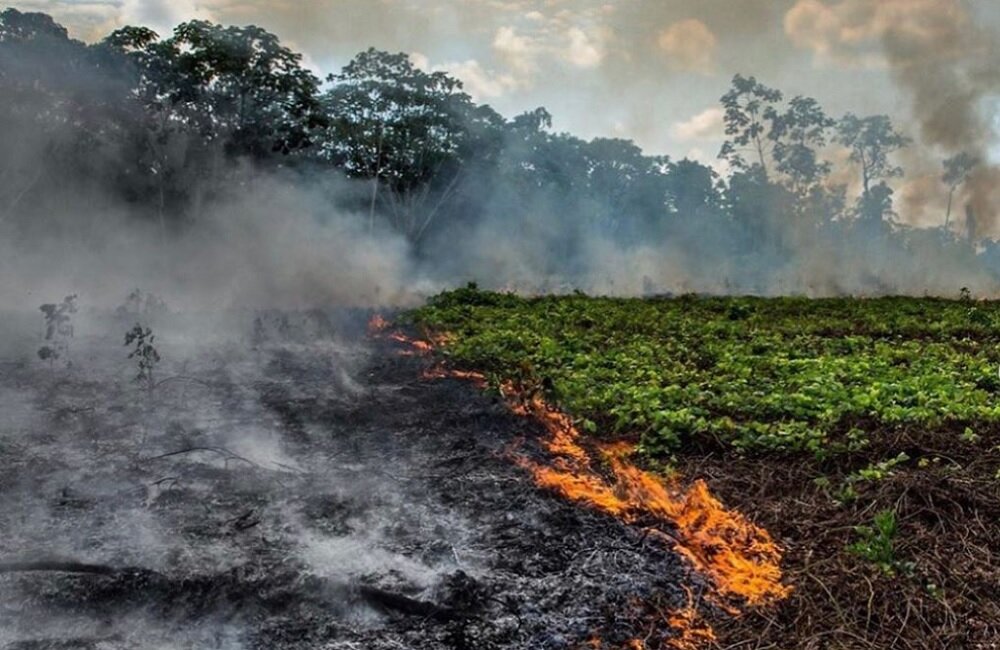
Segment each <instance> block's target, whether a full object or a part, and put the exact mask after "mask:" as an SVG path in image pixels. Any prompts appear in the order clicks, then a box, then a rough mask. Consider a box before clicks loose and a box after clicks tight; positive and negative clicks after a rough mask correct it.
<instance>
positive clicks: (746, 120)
mask: <svg viewBox="0 0 1000 650" xmlns="http://www.w3.org/2000/svg"><path fill="white" fill-rule="evenodd" d="M781 99H782V94H781V91H780V90H776V89H774V88H768V87H767V86H765V85H764V84H762V83H760V82H758V81H757V79H756V78H754V77H744V76H743V75H739V74H738V75H736V76H735V77H733V84H732V88H731V89H730V90H729V92H727V93H726V94H725V95H723V96H722V100H721V101H722V106H723V108H724V109H725V118H724V120H725V125H726V135H727V136H729V138H730V139H728V140H726V141H725V143H723V145H722V149H721V150H720V151H719V157H720V158H723V159H725V160H727V161H728V162H729V164H730V165H732V166H733V167H734V168H735V169H739V170H748V169H750V168H751V166H753V165H755V166H758V167H759V170H760V173H761V174H762V175H763V176H764V178H765V179H767V177H768V173H769V169H768V159H769V157H770V152H771V148H772V145H773V143H772V142H770V141H769V139H768V132H769V131H770V129H771V128H772V125H773V123H774V121H775V120H776V119H777V117H778V108H777V105H778V103H779V102H780V101H781ZM747 151H749V152H751V155H752V156H753V157H755V158H756V161H755V162H754V163H752V164H751V163H748V162H747V160H746V158H744V156H743V154H744V153H745V152H747Z"/></svg>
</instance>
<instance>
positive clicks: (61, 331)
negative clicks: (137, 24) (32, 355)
mask: <svg viewBox="0 0 1000 650" xmlns="http://www.w3.org/2000/svg"><path fill="white" fill-rule="evenodd" d="M39 309H40V310H41V312H42V315H43V316H44V317H45V340H46V341H47V343H46V344H45V345H43V346H42V347H41V348H39V349H38V358H39V359H41V360H42V361H48V362H49V366H51V365H52V364H54V363H55V361H56V359H58V358H60V357H62V356H66V355H67V354H68V353H69V339H71V338H73V318H72V315H73V314H75V313H76V294H73V295H72V296H66V297H65V298H63V301H62V302H61V303H58V304H57V303H46V304H44V305H41V306H40V307H39ZM67 363H68V362H67Z"/></svg>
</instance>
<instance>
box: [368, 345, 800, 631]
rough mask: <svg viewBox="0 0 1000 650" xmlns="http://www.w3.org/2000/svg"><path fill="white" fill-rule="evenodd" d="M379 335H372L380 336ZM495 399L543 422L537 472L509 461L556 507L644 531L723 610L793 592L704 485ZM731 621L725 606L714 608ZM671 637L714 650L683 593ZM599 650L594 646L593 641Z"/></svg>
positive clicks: (754, 532) (541, 409)
mask: <svg viewBox="0 0 1000 650" xmlns="http://www.w3.org/2000/svg"><path fill="white" fill-rule="evenodd" d="M384 329H385V327H381V328H379V329H378V330H377V331H379V332H381V331H382V330H384ZM390 338H391V339H393V340H396V341H398V342H401V343H404V344H406V345H407V346H408V348H407V349H405V350H403V351H401V354H407V355H423V354H428V353H429V352H430V351H432V350H433V349H434V348H435V347H437V346H440V345H441V344H442V343H443V342H445V341H447V340H448V339H447V335H443V336H440V337H432V338H431V341H430V342H428V341H422V340H417V339H412V338H410V337H407V336H406V335H404V334H402V333H400V332H394V333H393V334H391V335H390ZM424 377H425V378H427V379H440V378H445V377H452V378H458V379H464V380H468V381H471V382H473V383H474V384H475V385H476V386H478V387H480V388H485V387H486V386H487V380H486V377H485V376H484V375H483V374H482V373H478V372H473V371H463V370H455V369H450V368H446V367H445V366H443V365H441V364H439V365H436V366H434V367H432V368H431V369H429V370H427V371H425V372H424ZM501 390H502V393H503V395H504V397H505V398H506V402H507V404H508V406H509V407H510V409H511V410H512V411H513V412H514V413H516V414H517V415H520V416H523V417H530V418H533V419H535V420H537V421H538V422H540V423H541V424H542V425H543V426H544V427H545V430H546V432H547V433H548V437H547V438H545V439H544V440H543V441H542V444H543V446H544V447H545V449H546V450H547V451H548V452H549V453H550V454H551V455H552V458H551V459H549V460H547V461H546V462H544V463H542V462H539V461H537V460H533V459H532V458H530V457H528V456H527V455H525V454H524V453H514V454H513V458H514V461H515V462H517V463H518V464H519V465H520V466H521V467H523V468H525V469H527V470H528V471H530V472H531V474H532V475H533V477H534V479H535V482H536V483H537V484H538V485H539V486H541V487H543V488H546V489H549V490H552V491H554V492H556V493H558V494H560V495H562V496H563V497H565V498H567V499H570V500H572V501H576V502H579V503H583V504H586V505H588V506H590V507H592V508H595V509H597V510H600V511H602V512H605V513H608V514H610V515H613V516H615V517H618V518H619V519H621V520H623V521H625V522H627V523H634V524H638V523H640V522H641V523H642V524H643V525H646V526H647V529H646V532H647V533H649V534H651V535H653V536H654V537H657V538H659V539H661V540H663V541H664V542H665V543H668V544H671V545H672V546H673V548H675V549H676V550H677V552H678V553H680V554H681V556H682V557H684V558H685V559H686V560H687V561H688V562H689V563H690V565H691V566H692V567H693V568H694V569H695V570H696V571H698V572H700V573H702V574H704V575H706V576H708V578H709V579H710V580H711V582H712V584H713V586H714V587H715V589H716V591H717V593H718V594H719V595H720V596H722V597H724V598H725V599H726V600H728V601H729V603H739V604H745V605H750V606H762V605H768V604H772V603H774V602H777V601H779V600H781V599H783V598H785V597H787V596H788V594H789V593H790V592H791V587H789V586H787V585H784V584H782V583H781V568H780V563H781V549H780V548H779V547H778V546H777V544H775V543H774V541H773V540H772V539H771V536H770V535H769V534H768V532H767V531H766V530H764V529H763V528H760V527H758V526H756V525H755V524H753V523H752V522H750V521H749V520H748V519H747V518H746V517H744V516H743V515H742V514H741V513H739V512H736V511H732V510H728V509H726V508H725V506H723V504H722V503H721V502H720V501H719V500H718V499H717V498H716V497H715V496H713V495H712V493H711V492H710V491H709V489H708V485H707V484H706V483H705V482H704V481H702V480H697V481H694V482H693V483H692V484H691V485H690V486H688V487H687V488H683V487H682V486H681V485H680V484H679V483H678V482H677V481H665V480H663V479H661V478H660V477H658V476H656V475H654V474H652V473H650V472H647V471H645V470H643V469H641V468H639V467H637V466H636V465H634V464H632V463H630V462H629V460H628V458H629V456H630V455H632V453H633V452H634V451H635V446H634V445H632V444H631V443H628V442H623V441H618V442H603V443H594V444H593V445H592V448H591V449H588V446H589V445H588V444H587V442H585V439H584V437H583V436H582V435H581V434H580V431H579V430H578V429H577V427H576V426H575V425H574V423H573V420H572V418H570V417H569V416H568V415H567V414H565V413H563V412H561V411H559V410H558V409H555V408H553V407H551V406H550V405H549V404H547V403H546V402H545V401H544V400H543V399H542V398H541V397H540V396H539V395H538V394H532V395H528V394H526V393H525V391H522V390H519V389H518V388H517V386H515V385H514V384H513V383H511V382H508V383H505V384H504V385H503V386H502V387H501ZM716 604H718V605H721V606H722V607H723V608H725V609H727V610H728V611H729V612H731V613H733V614H739V610H738V609H737V608H735V607H734V606H732V605H731V604H727V603H722V602H717V603H716ZM663 619H664V621H663V622H665V623H666V624H668V625H669V626H670V627H671V628H673V630H674V637H673V638H672V639H671V640H670V646H671V647H673V648H676V649H677V650H691V649H694V648H697V647H699V646H701V645H702V644H704V643H706V642H710V641H714V640H715V635H714V632H713V631H712V628H711V627H710V626H709V625H708V624H707V623H706V622H704V621H703V620H701V617H700V615H699V612H698V608H697V606H696V605H695V604H694V603H693V601H692V598H691V594H690V592H688V603H687V605H686V606H685V607H683V608H680V609H676V610H673V611H671V612H668V613H667V614H665V615H664V616H663ZM590 645H591V646H592V647H595V648H598V647H601V646H602V642H601V640H600V638H599V637H595V638H594V639H592V640H591V641H590ZM626 648H629V649H635V650H642V649H644V648H646V644H645V642H644V641H642V640H641V639H633V640H632V641H631V642H629V644H628V645H627V646H626Z"/></svg>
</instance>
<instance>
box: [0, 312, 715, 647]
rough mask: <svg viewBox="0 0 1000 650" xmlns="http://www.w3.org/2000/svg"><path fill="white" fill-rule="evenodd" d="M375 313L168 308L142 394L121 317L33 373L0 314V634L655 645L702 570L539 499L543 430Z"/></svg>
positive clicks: (601, 520)
mask: <svg viewBox="0 0 1000 650" xmlns="http://www.w3.org/2000/svg"><path fill="white" fill-rule="evenodd" d="M366 316H367V315H366V314H361V313H344V312H321V311H314V312H309V313H296V314H283V313H266V314H258V315H257V317H256V319H255V317H254V315H252V314H246V315H243V316H241V317H240V318H235V319H234V318H233V317H232V316H230V317H229V318H228V319H226V320H224V321H223V320H219V321H218V324H217V325H216V326H215V327H214V328H210V329H206V326H205V325H204V322H202V321H199V320H197V319H192V320H184V319H179V318H164V319H161V322H159V323H155V322H154V324H153V329H154V332H155V334H156V336H157V338H156V340H155V341H154V345H156V347H157V349H158V350H159V352H160V354H161V356H162V361H161V362H160V363H159V364H158V365H157V366H156V368H155V375H154V380H155V387H154V388H153V389H152V390H151V391H150V390H147V388H146V387H145V386H144V385H142V384H140V383H137V382H136V381H134V376H135V374H136V363H135V359H132V360H129V359H127V358H126V357H127V354H128V348H125V347H123V346H122V339H123V336H124V333H125V331H127V330H128V329H129V328H130V327H131V325H132V324H134V321H130V320H129V319H128V318H126V317H118V318H115V317H111V316H103V317H98V316H94V315H91V317H90V318H89V319H88V320H87V321H86V324H85V325H79V326H78V327H77V331H76V332H75V335H74V336H73V338H71V339H70V340H69V354H68V356H67V355H64V356H63V357H62V358H60V359H58V360H56V361H55V362H52V363H49V362H45V361H42V360H40V359H39V358H38V357H37V355H36V351H37V349H38V347H39V345H41V344H42V342H41V341H40V340H39V339H40V337H39V336H38V335H37V334H36V333H35V332H33V331H32V330H31V328H32V327H33V326H35V325H38V323H37V322H36V321H35V320H32V319H30V318H26V319H17V318H14V319H7V326H6V330H7V331H6V338H7V341H6V345H5V346H4V348H3V349H2V352H3V358H2V359H0V497H2V498H0V530H2V531H3V532H2V534H0V647H3V648H10V649H14V648H17V649H19V650H26V649H29V648H30V649H41V648H59V649H67V648H74V649H75V648H88V649H90V648H93V649H101V650H104V649H107V650H112V649H118V648H227V649H228V648H248V649H249V648H331V649H339V648H343V649H348V648H357V649H361V648H365V649H369V648H371V649H379V648H386V649H389V648H397V649H398V648H421V649H423V648H427V649H433V648H454V649H464V648H468V649H472V648H475V649H477V650H478V649H489V648H532V649H546V648H551V649H557V648H579V647H583V646H584V645H585V644H588V645H586V647H595V646H592V645H589V644H590V643H592V642H593V640H594V639H601V640H602V641H601V643H603V645H600V644H598V646H596V647H607V648H611V647H621V645H623V644H625V643H626V642H627V641H629V640H630V639H633V638H644V639H646V640H647V641H648V643H649V644H650V645H649V647H658V645H659V644H661V643H662V641H663V639H664V638H665V636H666V635H669V634H670V631H669V627H668V626H666V625H658V624H656V622H655V618H654V619H653V622H652V623H651V619H650V613H651V612H652V611H659V612H660V613H661V614H662V612H665V611H667V610H668V609H670V608H676V607H682V606H684V605H685V604H686V602H687V597H688V596H687V594H686V592H685V591H684V588H683V587H684V586H685V585H686V586H688V587H692V588H693V591H694V593H698V590H699V589H700V587H699V586H698V584H697V583H698V578H697V576H692V575H690V574H689V573H687V572H686V570H685V568H684V566H683V564H682V563H681V561H680V560H679V559H678V558H677V556H676V555H675V554H674V553H672V552H671V551H670V550H669V549H667V548H664V547H663V546H662V545H661V542H657V541H654V540H653V539H651V538H647V537H646V536H644V535H643V533H642V531H641V530H640V529H638V528H633V527H629V526H626V525H624V524H622V523H620V522H619V521H617V520H615V519H613V518H611V517H607V516H605V515H601V514H599V513H595V512H592V511H589V510H587V509H585V508H581V507H579V506H576V505H573V504H571V503H568V502H566V501H564V500H562V499H560V498H559V497H556V496H554V495H551V494H549V493H546V492H544V491H542V490H540V489H539V488H537V487H536V486H535V485H534V484H533V482H532V480H531V477H530V476H529V475H528V474H527V473H526V472H525V471H524V470H522V469H520V468H518V467H517V466H516V465H515V464H514V463H512V462H511V461H510V460H509V458H508V456H509V450H510V449H511V448H512V446H519V447H520V448H521V450H522V453H523V452H524V450H527V453H536V454H537V453H540V452H539V451H538V450H537V449H536V447H535V444H534V441H535V440H537V439H538V438H539V437H540V436H541V435H542V434H543V431H542V429H541V427H540V426H539V425H538V424H536V423H534V422H532V421H531V420H528V419H525V418H520V417H517V416H514V415H512V414H510V413H509V412H508V409H507V407H506V406H505V405H504V404H503V403H502V402H501V401H500V400H498V399H494V398H491V397H490V396H489V395H486V394H483V393H482V392H480V391H479V390H478V389H476V388H475V387H474V386H472V385H469V384H467V383H464V382H462V381H460V380H456V379H444V380H433V381H432V380H427V379H422V378H421V370H422V369H423V368H424V367H425V366H426V364H428V363H429V361H428V360H426V359H422V358H419V357H414V356H402V355H400V354H399V353H400V349H399V348H398V347H394V345H393V344H392V343H391V342H388V341H385V340H377V341H376V340H372V339H370V338H367V337H366V336H365V334H364V322H365V319H366ZM234 322H235V323H238V324H237V325H234V324H233V323H234ZM38 328H40V325H38V327H36V329H38ZM208 331H212V333H211V334H206V332H208ZM67 360H68V361H69V362H70V365H69V367H67V363H66V361H67ZM659 619H660V620H662V616H660V617H659Z"/></svg>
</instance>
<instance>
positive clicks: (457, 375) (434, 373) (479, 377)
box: [422, 364, 488, 389]
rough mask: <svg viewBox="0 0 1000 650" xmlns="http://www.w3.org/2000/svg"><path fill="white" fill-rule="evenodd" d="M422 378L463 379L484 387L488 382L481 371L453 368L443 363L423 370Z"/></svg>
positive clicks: (478, 386)
mask: <svg viewBox="0 0 1000 650" xmlns="http://www.w3.org/2000/svg"><path fill="white" fill-rule="evenodd" d="M422 376H423V378H424V379H446V378H453V379H464V380H466V381H469V382H472V384H473V385H474V386H475V387H476V388H481V389H482V388H486V386H487V385H488V382H487V381H486V375H484V374H483V373H481V372H475V371H472V370H453V369H449V368H445V367H444V366H443V365H440V364H439V365H436V366H434V367H432V368H429V369H427V370H425V371H424V372H423V375H422Z"/></svg>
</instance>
